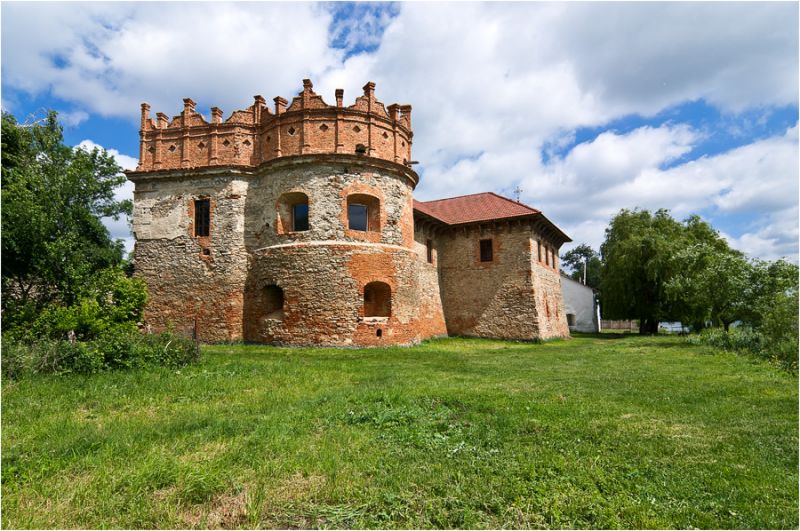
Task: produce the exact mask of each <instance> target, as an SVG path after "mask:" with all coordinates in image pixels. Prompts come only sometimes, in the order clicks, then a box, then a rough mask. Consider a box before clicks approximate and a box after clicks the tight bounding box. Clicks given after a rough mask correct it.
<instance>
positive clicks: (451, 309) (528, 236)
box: [437, 222, 569, 339]
mask: <svg viewBox="0 0 800 531" xmlns="http://www.w3.org/2000/svg"><path fill="white" fill-rule="evenodd" d="M532 236H534V235H533V234H532V232H531V229H530V226H529V225H528V224H527V223H513V222H512V223H499V224H496V225H492V226H489V225H482V226H481V225H476V226H471V227H463V228H452V229H449V230H446V231H443V232H442V234H441V236H440V237H439V238H438V241H437V245H438V246H439V248H440V251H441V252H440V253H439V260H440V265H439V275H440V290H441V293H442V303H443V308H444V314H445V321H446V323H447V331H448V333H449V334H451V335H465V336H480V337H498V338H508V339H546V338H550V337H566V336H568V335H569V330H568V328H567V322H566V316H565V315H564V311H563V299H562V297H561V291H560V285H559V278H558V277H559V275H558V272H557V271H556V270H554V269H552V268H547V267H542V266H540V265H539V264H538V263H537V262H536V261H535V260H534V245H535V242H534V240H532ZM482 239H491V240H492V241H493V260H492V261H490V262H481V261H480V240H482ZM562 322H563V326H562Z"/></svg>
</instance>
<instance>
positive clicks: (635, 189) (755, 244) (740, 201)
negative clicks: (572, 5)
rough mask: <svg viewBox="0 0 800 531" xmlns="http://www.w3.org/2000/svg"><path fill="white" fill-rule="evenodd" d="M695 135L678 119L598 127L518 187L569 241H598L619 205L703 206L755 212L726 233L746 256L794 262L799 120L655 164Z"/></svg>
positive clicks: (717, 212) (680, 212)
mask: <svg viewBox="0 0 800 531" xmlns="http://www.w3.org/2000/svg"><path fill="white" fill-rule="evenodd" d="M697 138H698V137H697V136H696V133H695V132H694V131H692V130H691V129H689V128H687V127H686V126H682V125H676V126H662V127H660V128H655V129H654V128H650V127H643V128H640V129H637V130H634V131H631V132H630V133H628V134H625V135H616V134H614V133H603V134H602V135H600V136H599V137H597V139H595V140H593V141H591V142H587V143H584V144H581V145H579V146H577V147H576V148H575V149H573V150H572V151H571V152H570V153H569V154H568V155H567V156H566V157H564V158H563V159H556V160H553V161H551V162H550V163H549V164H547V165H546V166H544V167H543V168H542V171H541V172H540V173H537V174H536V176H534V177H531V178H529V179H528V180H527V181H523V182H524V184H523V185H522V187H523V188H524V189H526V190H527V191H528V192H527V193H526V198H527V199H529V201H530V202H531V203H532V204H534V205H543V206H542V208H544V209H545V212H546V213H548V212H549V213H551V215H552V217H553V218H555V219H557V220H558V221H560V222H561V223H562V227H563V228H564V230H565V231H566V232H567V233H568V234H570V235H571V236H572V238H573V240H574V241H575V243H581V242H586V243H589V244H590V245H592V246H593V247H594V248H598V247H599V245H600V243H601V242H602V240H603V237H604V233H603V230H604V228H605V227H606V225H607V223H608V221H609V219H610V218H611V217H612V216H613V215H614V214H616V213H617V212H618V211H619V210H620V209H621V208H634V207H641V208H647V209H651V210H655V209H658V208H669V209H670V210H671V211H672V214H673V215H674V216H675V217H676V218H679V219H680V218H684V217H686V216H687V215H689V214H691V213H694V212H698V211H701V210H706V211H712V212H714V216H715V217H720V218H721V219H722V218H725V217H726V216H732V215H739V216H743V217H745V218H756V220H757V221H756V222H755V223H754V224H753V225H752V227H750V228H749V229H746V231H745V232H744V233H743V234H741V235H739V236H738V237H732V236H728V239H729V241H730V242H731V244H732V245H733V246H734V247H736V248H738V249H740V250H742V251H745V252H746V253H748V254H750V255H751V256H760V257H780V256H789V257H793V258H792V259H793V260H794V261H797V253H798V241H797V240H798V232H797V226H798V219H797V211H798V207H797V205H798V193H800V191H799V190H798V182H799V181H800V175H798V164H799V162H798V150H797V126H795V127H793V128H792V129H790V130H788V131H787V132H786V134H784V135H779V136H775V137H771V138H767V139H764V140H760V141H757V142H754V143H752V144H748V145H745V146H742V147H739V148H736V149H733V150H730V151H728V152H725V153H721V154H719V155H715V156H713V157H702V158H700V159H698V160H694V161H690V162H687V163H684V164H679V165H676V166H674V167H671V168H669V169H660V167H661V166H662V165H663V164H664V163H666V162H668V161H669V160H670V159H671V158H673V157H674V156H678V155H680V154H682V153H683V152H685V151H687V150H688V149H690V148H691V147H692V145H693V143H694V142H695V141H696V140H697ZM609 168H611V171H608V169H609ZM598 174H599V175H601V178H598V177H597V175H598Z"/></svg>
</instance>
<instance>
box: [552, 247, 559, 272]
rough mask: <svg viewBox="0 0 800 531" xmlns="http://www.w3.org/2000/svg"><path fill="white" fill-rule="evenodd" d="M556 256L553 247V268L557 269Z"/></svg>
mask: <svg viewBox="0 0 800 531" xmlns="http://www.w3.org/2000/svg"><path fill="white" fill-rule="evenodd" d="M557 258H558V255H557V254H556V251H555V249H553V269H558V266H557V265H556V259H557Z"/></svg>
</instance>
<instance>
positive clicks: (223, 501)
mask: <svg viewBox="0 0 800 531" xmlns="http://www.w3.org/2000/svg"><path fill="white" fill-rule="evenodd" d="M180 520H181V522H183V523H184V524H186V527H189V528H192V529H197V528H205V529H233V528H236V527H240V526H241V525H242V524H244V523H245V521H246V520H247V491H245V490H242V491H241V492H239V493H238V494H220V495H217V496H214V498H212V499H211V501H210V502H209V503H208V504H203V505H196V506H194V507H191V508H189V509H188V510H186V511H184V512H183V513H181V515H180Z"/></svg>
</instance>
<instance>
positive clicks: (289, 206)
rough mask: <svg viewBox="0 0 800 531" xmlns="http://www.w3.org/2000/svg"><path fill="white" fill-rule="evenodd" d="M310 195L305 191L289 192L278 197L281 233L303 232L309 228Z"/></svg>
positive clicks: (278, 225)
mask: <svg viewBox="0 0 800 531" xmlns="http://www.w3.org/2000/svg"><path fill="white" fill-rule="evenodd" d="M308 214H309V210H308V196H307V195H306V194H304V193H303V192H288V193H285V194H283V195H282V196H281V197H280V198H279V199H278V223H277V227H276V228H277V230H278V233H279V234H285V233H287V232H301V231H306V230H308V228H309V223H308Z"/></svg>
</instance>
